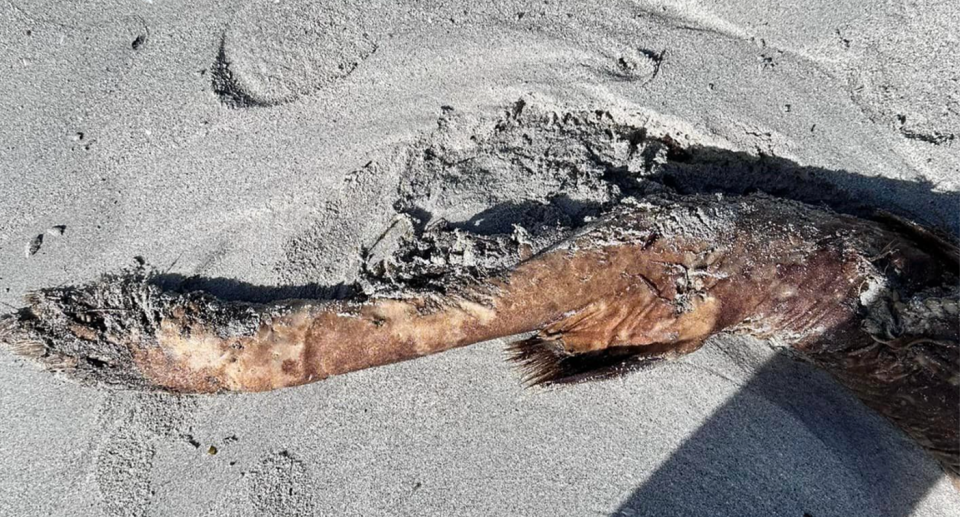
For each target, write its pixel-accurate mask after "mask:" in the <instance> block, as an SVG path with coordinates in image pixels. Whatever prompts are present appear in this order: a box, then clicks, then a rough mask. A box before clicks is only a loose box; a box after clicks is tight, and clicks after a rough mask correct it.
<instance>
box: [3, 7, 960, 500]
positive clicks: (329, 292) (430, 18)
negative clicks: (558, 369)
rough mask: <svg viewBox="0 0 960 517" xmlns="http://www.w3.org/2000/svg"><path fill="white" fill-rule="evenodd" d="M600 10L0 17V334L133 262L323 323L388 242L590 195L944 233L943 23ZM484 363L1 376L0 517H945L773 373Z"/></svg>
mask: <svg viewBox="0 0 960 517" xmlns="http://www.w3.org/2000/svg"><path fill="white" fill-rule="evenodd" d="M597 4H601V3H600V2H590V1H583V2H560V1H556V0H549V1H544V0H541V1H536V2H532V1H531V2H525V1H500V2H488V1H485V0H478V1H471V2H467V1H460V0H453V1H449V2H441V1H424V2H410V3H399V2H388V1H370V2H357V3H351V2H345V1H332V2H323V3H319V2H305V1H288V0H277V1H273V0H271V1H263V0H254V1H248V2H229V1H215V2H185V1H182V0H169V1H168V0H146V1H143V2H121V1H117V0H106V1H98V2H89V3H76V2H51V1H46V0H34V1H31V2H25V1H22V0H0V48H3V50H4V52H2V53H0V70H2V73H0V86H2V89H3V91H4V92H5V93H4V95H2V96H0V121H2V124H0V306H2V307H0V313H2V312H8V311H11V310H14V309H15V308H17V307H21V306H23V304H24V302H23V297H24V295H26V294H27V293H28V292H30V291H31V290H35V289H40V288H44V287H51V286H57V285H63V284H76V283H83V282H88V281H92V280H95V279H96V278H98V277H99V276H100V275H101V274H103V273H107V272H115V271H119V270H121V269H123V268H129V267H135V266H137V265H138V264H147V265H148V266H149V267H151V268H153V269H154V270H156V271H157V272H158V273H160V274H162V275H163V276H162V280H163V281H164V282H166V283H168V284H171V285H172V286H174V287H178V288H181V289H183V288H189V289H204V290H207V291H210V292H212V293H214V294H215V295H218V296H221V297H223V298H227V299H234V300H248V301H269V300H277V299H282V298H343V297H346V296H349V295H350V294H351V293H352V292H353V290H355V289H356V287H355V284H356V282H357V280H358V278H360V271H361V269H362V268H363V267H364V263H365V262H364V259H365V257H366V258H369V256H370V253H371V250H374V251H375V250H378V249H379V248H378V245H379V244H380V243H383V242H384V237H385V236H389V235H390V234H391V232H390V229H391V228H395V227H396V222H397V220H398V217H399V216H400V215H399V214H403V216H402V217H406V218H408V219H404V220H413V221H415V223H416V224H419V225H423V226H425V227H429V226H431V225H436V224H447V225H454V226H455V227H461V228H463V229H464V230H469V231H473V232H477V233H493V232H509V231H513V229H514V227H515V226H517V225H519V226H521V227H522V229H523V231H525V232H530V233H532V234H535V235H536V234H538V233H537V232H540V233H539V234H541V235H548V233H549V232H548V231H547V229H545V228H547V227H548V226H550V225H552V224H558V225H570V224H573V222H575V221H574V220H575V219H577V218H578V217H579V218H581V219H583V218H584V217H588V215H584V214H590V213H592V212H591V210H596V209H597V207H601V206H606V205H609V204H610V203H614V202H617V201H618V199H619V197H618V196H619V195H620V194H621V193H620V192H619V191H618V190H617V188H616V187H615V186H614V185H613V184H611V183H609V182H607V181H606V180H605V178H608V177H610V176H611V175H615V176H617V177H621V178H622V177H623V175H632V176H634V177H637V178H640V179H639V180H638V181H641V180H642V181H649V182H650V185H651V188H653V187H652V186H653V185H659V186H661V188H675V189H678V190H682V191H686V192H689V191H700V192H722V193H725V195H734V194H736V193H738V192H752V191H755V190H762V191H764V192H768V193H770V194H772V195H778V196H782V197H788V198H792V199H799V200H803V201H807V202H812V203H818V204H823V205H825V206H829V207H832V208H835V209H838V210H850V211H865V210H870V209H877V208H879V209H883V210H886V211H889V212H892V213H895V214H898V215H902V216H905V217H909V218H912V219H915V220H917V221H920V222H922V223H924V224H927V225H930V226H934V227H938V228H940V229H942V230H944V231H946V232H948V233H952V234H953V235H958V234H960V217H958V213H960V133H958V132H960V51H958V48H960V34H958V31H957V27H960V4H958V3H957V2H956V1H955V0H939V1H938V0H919V1H911V2H890V3H877V2H871V1H867V0H803V1H800V2H786V3H784V2H774V1H760V2H746V1H735V0H717V1H706V0H700V1H697V0H677V1H669V0H662V1H656V0H655V1H646V0H642V1H632V2H630V1H624V2H620V1H612V2H603V3H602V5H597ZM637 142H640V143H641V144H642V143H643V142H650V144H649V145H646V144H644V145H645V146H644V145H641V146H639V147H638V145H637ZM656 142H659V143H660V144H656V145H655V143H656ZM663 142H668V143H669V144H670V145H662V144H663ZM631 146H633V147H631ZM638 149H639V150H638ZM571 221H573V222H571ZM507 342H508V340H502V341H494V342H488V343H483V344H480V345H477V346H473V347H469V348H465V349H460V350H454V351H451V352H448V353H444V354H441V355H438V356H432V357H427V358H424V359H420V360H416V361H412V362H409V363H403V364H396V365H391V366H386V367H381V368H375V369H371V370H366V371H361V372H357V373H352V374H348V375H344V376H340V377H335V378H331V379H329V380H326V381H323V382H320V383H316V384H312V385H308V386H304V387H299V388H293V389H285V390H280V391H275V392H269V393H262V394H249V395H219V396H188V397H176V396H172V395H164V394H151V393H135V392H124V391H111V390H103V389H97V388H94V387H84V386H80V385H77V384H75V383H72V382H70V381H68V380H66V379H63V378H61V377H58V376H56V375H52V374H50V373H48V372H44V371H41V370H40V369H39V368H37V367H36V366H35V365H34V364H31V363H29V362H27V361H25V360H23V359H20V358H18V357H16V356H15V355H13V354H12V353H10V352H8V351H6V350H0V415H2V417H0V516H24V517H40V516H44V517H46V516H59V515H71V516H73V515H104V516H130V515H132V516H180V515H198V516H221V515H223V516H234V515H236V516H240V515H268V516H269V515H314V514H316V515H321V514H322V515H524V516H553V515H584V516H587V515H611V516H612V515H623V516H641V515H676V516H682V515H741V516H754V515H755V516H768V515H785V516H795V517H806V516H810V517H823V516H833V515H843V516H889V517H907V516H925V517H926V516H931V517H932V516H951V515H953V516H956V515H960V491H958V490H957V489H956V488H954V487H953V486H952V485H951V483H950V482H949V481H948V480H947V479H946V478H945V477H944V476H943V474H942V471H941V470H940V468H939V466H938V465H937V464H936V463H935V462H934V461H933V460H932V459H931V458H930V457H928V456H927V455H925V454H924V453H923V451H922V450H921V449H920V448H919V447H918V446H917V445H915V444H914V443H913V442H911V441H909V440H908V439H907V438H906V436H905V435H903V434H902V433H901V432H900V431H898V430H897V429H896V428H894V427H893V426H892V425H890V424H889V423H888V422H886V421H885V420H883V419H882V418H880V417H879V416H877V415H876V414H874V413H872V412H871V411H869V410H868V409H866V408H865V407H864V406H862V405H861V404H860V403H859V402H858V401H857V400H856V399H855V398H854V397H853V396H852V395H850V394H849V393H847V392H846V391H844V390H843V389H842V388H841V387H840V386H839V385H838V384H836V383H835V382H834V381H833V380H832V379H831V378H830V377H829V376H827V375H826V374H824V373H822V372H820V371H817V370H815V369H814V368H812V367H811V366H809V365H807V364H805V363H801V362H798V361H797V360H795V359H793V358H790V357H788V356H786V355H785V354H783V353H782V352H780V351H778V350H777V347H776V346H775V344H774V343H767V342H763V341H759V340H754V339H748V338H744V337H736V336H723V337H719V338H716V339H713V340H711V341H710V342H709V343H708V345H707V346H706V347H704V349H703V350H701V351H699V352H697V353H695V354H692V355H690V356H686V357H685V358H683V359H682V360H679V361H675V362H672V363H668V364H666V365H664V366H660V367H657V368H654V369H651V370H647V371H642V372H638V373H635V374H631V375H628V376H625V377H622V378H617V379H612V380H607V381H602V382H593V383H585V384H579V385H574V386H564V387H558V388H526V387H524V386H523V383H522V382H521V378H520V375H519V373H518V372H517V370H516V368H515V367H514V366H513V365H511V364H510V363H509V362H508V361H507V353H506V352H505V346H506V344H507Z"/></svg>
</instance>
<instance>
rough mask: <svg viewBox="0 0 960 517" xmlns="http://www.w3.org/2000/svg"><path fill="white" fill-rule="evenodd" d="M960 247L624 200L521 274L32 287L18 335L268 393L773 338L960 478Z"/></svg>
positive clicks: (861, 224) (71, 360)
mask: <svg viewBox="0 0 960 517" xmlns="http://www.w3.org/2000/svg"><path fill="white" fill-rule="evenodd" d="M955 251H956V250H955V249H952V248H951V247H950V246H949V245H947V244H944V243H943V242H942V241H940V240H937V239H935V238H932V237H931V236H930V235H929V234H928V233H926V232H925V231H924V230H922V229H920V228H918V227H915V226H912V225H911V224H910V223H904V222H898V221H893V222H888V223H881V222H871V221H866V220H863V219H858V218H854V217H851V216H843V215H837V214H834V213H832V212H827V211H824V210H819V209H815V208H813V207H810V206H807V205H802V204H799V203H793V202H788V201H783V200H776V199H772V198H768V197H765V196H748V197H737V198H720V197H713V196H690V197H681V198H671V199H660V198H657V199H652V200H648V201H647V202H644V203H638V202H632V203H625V204H624V205H623V206H621V207H619V208H617V209H616V210H614V211H613V212H612V213H610V214H608V215H607V216H606V217H604V218H603V219H602V220H600V221H598V222H597V223H595V224H593V225H591V226H590V227H588V228H584V229H582V230H581V231H580V233H579V234H578V235H576V236H574V237H571V238H570V239H568V240H567V241H565V242H563V243H561V244H560V245H558V246H555V247H553V248H551V249H549V250H546V251H544V252H542V253H540V254H539V255H537V256H534V257H532V258H529V259H527V260H525V261H523V262H521V263H520V264H519V265H517V266H516V267H514V268H513V269H511V270H509V271H502V272H499V273H497V274H495V275H492V276H489V277H486V278H481V279H477V280H474V281H470V282H462V283H460V284H459V285H454V286H450V288H449V289H448V290H447V292H446V293H445V294H443V295H440V294H431V293H415V292H414V293H409V294H408V295H405V296H398V297H392V298H385V297H380V298H372V299H367V300H364V301H356V302H321V301H304V300H298V301H288V302H279V303H275V304H268V305H256V304H246V303H236V302H224V301H221V300H218V299H216V298H214V297H212V296H210V295H207V294H204V293H187V294H182V293H173V292H163V291H161V290H160V289H159V288H157V287H155V286H153V285H150V284H149V283H148V282H145V281H144V279H143V278H139V277H131V276H129V275H126V276H124V275H121V276H116V277H107V278H105V279H104V280H102V281H101V282H98V283H96V284H92V285H89V286H84V287H80V288H58V289H50V290H44V291H40V292H38V293H35V294H34V295H32V297H31V299H30V300H29V301H30V306H29V307H27V308H25V309H22V310H21V311H20V312H18V313H16V314H14V315H11V316H8V317H7V318H6V320H5V321H3V322H0V342H5V343H7V344H8V345H11V346H12V347H13V348H14V350H16V351H18V352H19V353H21V354H24V355H28V356H30V357H33V358H35V359H37V360H38V361H40V362H41V363H43V364H45V365H46V366H47V367H49V368H51V369H55V370H61V371H65V372H67V373H68V374H71V375H72V376H74V377H76V378H79V379H81V380H86V381H96V382H99V383H105V384H113V385H119V386H123V387H137V388H147V389H162V390H169V391H175V392H184V393H212V392H220V391H264V390H271V389H277V388H282V387H287V386H296V385H300V384H305V383H309V382H314V381H317V380H320V379H323V378H326V377H328V376H331V375H338V374H342V373H347V372H351V371H354V370H359V369H363V368H369V367H372V366H378V365H383V364H389V363H393V362H397V361H403V360H407V359H413V358H416V357H420V356H424V355H428V354H433V353H437V352H442V351H444V350H448V349H451V348H455V347H460V346H464V345H469V344H471V343H477V342H480V341H485V340H489V339H493V338H498V337H505V336H512V335H516V334H520V333H524V332H529V331H535V332H536V333H535V335H534V336H533V337H531V338H529V339H526V340H523V341H520V342H519V343H516V344H515V345H513V351H514V354H515V359H516V360H518V361H520V362H521V363H522V364H523V365H524V366H525V367H526V370H527V374H528V377H527V378H528V380H529V381H531V382H533V383H544V382H565V381H571V380H580V379H585V378H591V377H595V376H601V375H606V374H610V373H617V372H619V371H623V370H625V369H629V368H633V367H636V366H639V365H642V364H645V363H646V362H648V361H652V360H655V359H662V358H670V357H675V356H678V355H682V354H685V353H689V352H693V351H695V350H696V349H698V348H699V347H700V346H701V345H702V343H703V342H704V340H705V339H707V338H708V337H710V336H711V335H714V334H716V333H718V332H724V331H726V332H744V333H749V334H752V335H755V336H759V337H773V338H776V339H777V340H778V341H779V342H781V343H784V344H785V345H788V346H790V347H792V348H793V349H795V350H796V351H798V352H800V353H801V355H803V356H804V357H805V358H807V359H809V360H810V361H811V362H813V363H814V364H816V365H818V366H820V367H822V368H824V369H825V370H827V371H828V372H830V373H831V374H832V375H833V376H834V377H835V378H836V379H837V380H838V381H840V382H841V383H842V384H844V385H845V386H847V387H849V388H850V389H851V390H853V391H854V393H856V394H857V396H859V397H860V398H861V400H863V401H864V402H865V403H866V404H867V405H869V406H870V407H872V408H874V409H876V410H877V411H879V412H880V413H882V414H883V415H884V416H886V417H888V418H889V419H891V420H892V421H893V422H894V423H895V424H896V425H898V426H899V427H900V428H902V429H903V430H904V431H905V432H907V434H909V435H910V436H912V437H913V438H914V439H916V440H917V441H918V442H919V443H920V444H921V445H922V446H923V447H925V448H926V449H927V450H928V451H930V452H931V453H932V454H934V455H935V456H936V457H937V458H938V459H939V460H940V461H941V463H942V464H943V465H944V466H945V468H946V469H947V470H949V471H951V472H953V473H958V472H960V451H958V448H960V443H958V442H960V436H958V423H960V362H958V361H960V360H958V355H960V345H958V342H960V329H958V324H957V321H958V290H957V276H956V274H957V269H958V268H957V262H956V255H955Z"/></svg>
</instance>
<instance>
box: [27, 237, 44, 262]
mask: <svg viewBox="0 0 960 517" xmlns="http://www.w3.org/2000/svg"><path fill="white" fill-rule="evenodd" d="M41 245H43V234H42V233H41V234H40V235H37V236H36V237H34V238H33V239H30V242H28V243H27V249H26V252H27V256H28V257H30V256H33V255H36V254H37V252H38V251H40V246H41Z"/></svg>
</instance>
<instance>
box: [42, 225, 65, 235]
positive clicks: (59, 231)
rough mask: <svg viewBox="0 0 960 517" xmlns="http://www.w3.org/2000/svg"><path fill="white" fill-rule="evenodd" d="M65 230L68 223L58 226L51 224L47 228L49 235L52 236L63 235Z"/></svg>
mask: <svg viewBox="0 0 960 517" xmlns="http://www.w3.org/2000/svg"><path fill="white" fill-rule="evenodd" d="M65 231H67V225H65V224H58V225H56V226H51V227H50V228H47V235H50V236H52V237H59V236H61V235H63V232H65Z"/></svg>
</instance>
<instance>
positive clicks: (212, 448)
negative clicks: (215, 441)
mask: <svg viewBox="0 0 960 517" xmlns="http://www.w3.org/2000/svg"><path fill="white" fill-rule="evenodd" d="M207 454H209V455H211V456H215V455H216V454H217V447H216V446H214V445H211V446H210V448H209V449H207Z"/></svg>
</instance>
